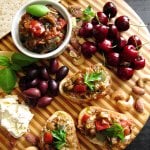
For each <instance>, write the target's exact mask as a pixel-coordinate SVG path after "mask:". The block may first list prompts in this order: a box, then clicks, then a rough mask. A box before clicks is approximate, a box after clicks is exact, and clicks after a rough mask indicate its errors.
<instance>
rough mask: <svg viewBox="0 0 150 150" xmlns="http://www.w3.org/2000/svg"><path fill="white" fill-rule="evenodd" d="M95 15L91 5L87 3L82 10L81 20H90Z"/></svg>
mask: <svg viewBox="0 0 150 150" xmlns="http://www.w3.org/2000/svg"><path fill="white" fill-rule="evenodd" d="M94 17H95V12H94V10H93V9H92V7H91V6H90V5H89V6H88V7H87V8H86V9H85V10H84V11H83V20H84V21H90V20H91V19H92V18H94Z"/></svg>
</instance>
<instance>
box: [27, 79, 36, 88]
mask: <svg viewBox="0 0 150 150" xmlns="http://www.w3.org/2000/svg"><path fill="white" fill-rule="evenodd" d="M38 83H39V79H38V78H35V79H33V80H31V81H28V83H27V84H28V87H36V86H37V85H38Z"/></svg>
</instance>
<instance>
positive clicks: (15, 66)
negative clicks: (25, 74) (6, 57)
mask: <svg viewBox="0 0 150 150" xmlns="http://www.w3.org/2000/svg"><path fill="white" fill-rule="evenodd" d="M10 68H11V69H12V70H14V71H20V70H22V68H21V67H20V65H18V64H11V66H10Z"/></svg>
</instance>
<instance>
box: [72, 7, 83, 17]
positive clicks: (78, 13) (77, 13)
mask: <svg viewBox="0 0 150 150" xmlns="http://www.w3.org/2000/svg"><path fill="white" fill-rule="evenodd" d="M69 12H70V13H71V15H72V16H74V17H76V18H80V17H82V10H81V7H79V6H70V7H69Z"/></svg>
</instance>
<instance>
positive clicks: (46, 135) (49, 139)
mask: <svg viewBox="0 0 150 150" xmlns="http://www.w3.org/2000/svg"><path fill="white" fill-rule="evenodd" d="M52 142H53V136H52V134H51V133H50V132H45V133H44V143H47V144H51V143H52Z"/></svg>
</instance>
